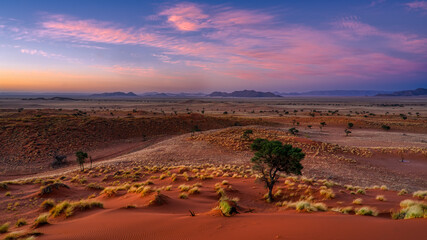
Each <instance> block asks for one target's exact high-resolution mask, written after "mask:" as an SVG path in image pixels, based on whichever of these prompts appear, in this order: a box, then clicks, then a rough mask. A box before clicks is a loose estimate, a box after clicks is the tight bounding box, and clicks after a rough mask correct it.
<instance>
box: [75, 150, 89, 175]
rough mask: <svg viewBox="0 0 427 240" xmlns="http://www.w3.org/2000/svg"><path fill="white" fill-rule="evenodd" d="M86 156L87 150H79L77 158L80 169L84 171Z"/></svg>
mask: <svg viewBox="0 0 427 240" xmlns="http://www.w3.org/2000/svg"><path fill="white" fill-rule="evenodd" d="M86 158H87V153H85V152H83V151H78V152H76V160H77V163H78V164H79V166H80V169H81V170H82V171H84V170H85V166H84V163H85V159H86Z"/></svg>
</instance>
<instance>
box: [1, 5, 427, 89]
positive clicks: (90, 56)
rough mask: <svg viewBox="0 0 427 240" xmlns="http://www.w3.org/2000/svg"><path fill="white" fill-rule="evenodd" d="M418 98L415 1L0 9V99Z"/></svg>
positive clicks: (424, 53) (420, 8)
mask: <svg viewBox="0 0 427 240" xmlns="http://www.w3.org/2000/svg"><path fill="white" fill-rule="evenodd" d="M418 87H425V88H427V1H414V0H409V1H392V0H375V1H372V0H370V1H363V0H358V1H319V0H313V1H304V0H281V1H273V0H271V1H269V0H266V1H257V0H245V1H243V0H241V1H240V0H235V1H185V2H182V1H148V0H146V1H136V0H129V1H126V0H121V1H108V0H103V1H95V0H92V1H86V0H85V1H81V0H73V1H58V0H52V1H50V0H38V1H31V0H27V1H23V0H1V2H0V91H3V92H8V91H9V92H19V91H22V92H108V91H133V92H136V93H142V92H152V91H157V92H206V93H207V92H211V91H234V90H243V89H254V90H258V91H278V92H295V91H309V90H330V89H344V90H371V89H373V90H388V91H390V90H403V89H415V88H418Z"/></svg>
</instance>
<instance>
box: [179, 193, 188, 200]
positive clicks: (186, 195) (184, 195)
mask: <svg viewBox="0 0 427 240" xmlns="http://www.w3.org/2000/svg"><path fill="white" fill-rule="evenodd" d="M179 198H181V199H187V198H188V194H186V193H181V194H179Z"/></svg>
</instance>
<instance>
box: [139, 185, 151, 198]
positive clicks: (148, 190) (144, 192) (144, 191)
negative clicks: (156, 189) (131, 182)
mask: <svg viewBox="0 0 427 240" xmlns="http://www.w3.org/2000/svg"><path fill="white" fill-rule="evenodd" d="M152 192H153V189H151V187H149V186H145V187H143V189H142V191H141V196H142V197H144V196H147V195H148V194H150V193H152Z"/></svg>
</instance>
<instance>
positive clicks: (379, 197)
mask: <svg viewBox="0 0 427 240" xmlns="http://www.w3.org/2000/svg"><path fill="white" fill-rule="evenodd" d="M375 199H377V200H378V201H386V198H385V197H384V195H378V196H377V197H376V198H375Z"/></svg>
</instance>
